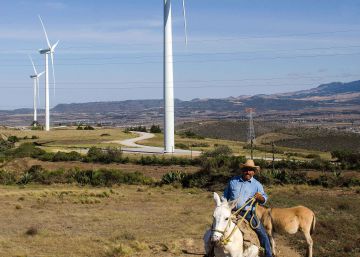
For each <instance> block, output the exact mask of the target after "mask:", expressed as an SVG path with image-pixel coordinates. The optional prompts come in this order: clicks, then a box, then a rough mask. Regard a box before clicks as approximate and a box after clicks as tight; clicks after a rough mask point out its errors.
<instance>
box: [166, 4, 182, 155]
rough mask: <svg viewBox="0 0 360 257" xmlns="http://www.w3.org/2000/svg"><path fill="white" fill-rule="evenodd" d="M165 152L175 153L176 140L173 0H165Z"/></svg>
mask: <svg viewBox="0 0 360 257" xmlns="http://www.w3.org/2000/svg"><path fill="white" fill-rule="evenodd" d="M164 1H165V2H164V111H165V115H164V152H165V153H173V152H174V151H175V140H174V68H173V43H172V12H171V0H164ZM182 7H183V16H184V29H185V43H186V44H187V32H186V31H187V22H186V11H185V0H182Z"/></svg>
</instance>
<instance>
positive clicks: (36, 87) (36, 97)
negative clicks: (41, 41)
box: [29, 55, 44, 127]
mask: <svg viewBox="0 0 360 257" xmlns="http://www.w3.org/2000/svg"><path fill="white" fill-rule="evenodd" d="M29 58H30V61H31V64H32V66H33V69H34V75H30V78H32V79H33V81H34V102H33V108H34V122H33V125H34V127H36V126H37V101H39V78H40V77H41V75H43V74H44V71H43V72H41V73H37V71H36V68H35V65H34V62H33V60H32V58H31V56H30V55H29Z"/></svg>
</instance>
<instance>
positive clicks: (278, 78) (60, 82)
mask: <svg viewBox="0 0 360 257" xmlns="http://www.w3.org/2000/svg"><path fill="white" fill-rule="evenodd" d="M355 76H359V75H358V74H349V75H326V76H286V77H268V78H243V79H211V80H210V79H207V80H175V81H173V82H174V83H176V84H188V83H192V84H194V83H228V82H243V81H265V82H266V81H274V80H286V79H318V80H321V79H328V78H348V77H355ZM1 83H3V84H24V83H27V82H25V81H3V82H1ZM162 83H163V81H162V80H161V81H160V80H159V81H111V82H109V81H99V82H94V81H57V84H61V85H64V84H71V85H73V84H95V85H97V84H102V85H118V84H122V85H124V84H131V85H132V84H162ZM314 83H315V82H314ZM49 84H50V85H52V84H53V83H51V82H50V83H49ZM1 88H4V87H1ZM9 88H13V87H9Z"/></svg>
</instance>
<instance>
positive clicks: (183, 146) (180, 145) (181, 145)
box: [175, 143, 189, 150]
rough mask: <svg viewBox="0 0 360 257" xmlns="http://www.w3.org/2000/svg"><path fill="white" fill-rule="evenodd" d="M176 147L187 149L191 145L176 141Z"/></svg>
mask: <svg viewBox="0 0 360 257" xmlns="http://www.w3.org/2000/svg"><path fill="white" fill-rule="evenodd" d="M175 147H176V148H179V149H185V150H188V149H189V146H188V145H186V144H183V143H176V144H175Z"/></svg>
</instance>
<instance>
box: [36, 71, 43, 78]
mask: <svg viewBox="0 0 360 257" xmlns="http://www.w3.org/2000/svg"><path fill="white" fill-rule="evenodd" d="M44 73H45V71H43V72H40V73H39V74H37V77H38V78H40V77H41V76H42V75H43V74H44Z"/></svg>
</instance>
